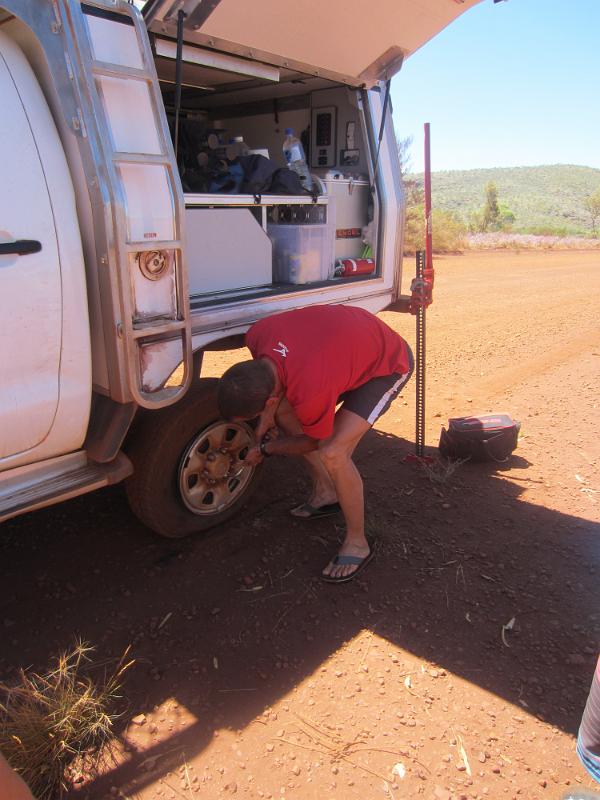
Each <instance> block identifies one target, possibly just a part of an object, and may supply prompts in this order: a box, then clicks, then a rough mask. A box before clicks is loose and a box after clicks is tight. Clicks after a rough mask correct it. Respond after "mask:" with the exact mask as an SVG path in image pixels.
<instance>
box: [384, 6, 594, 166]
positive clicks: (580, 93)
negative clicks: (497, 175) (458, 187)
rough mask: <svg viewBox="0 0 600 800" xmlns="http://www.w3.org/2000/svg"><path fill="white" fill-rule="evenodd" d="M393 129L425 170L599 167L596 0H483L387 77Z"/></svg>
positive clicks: (416, 163) (413, 158) (415, 161)
mask: <svg viewBox="0 0 600 800" xmlns="http://www.w3.org/2000/svg"><path fill="white" fill-rule="evenodd" d="M391 96H392V102H393V107H394V126H395V128H396V134H397V135H398V136H399V137H401V138H405V137H406V136H412V137H413V144H412V147H411V149H410V155H411V162H412V163H411V169H412V171H414V172H420V171H422V169H423V123H424V122H429V123H431V162H432V164H431V166H432V170H434V171H436V170H446V169H475V168H480V167H514V166H534V165H540V164H581V165H584V166H589V167H598V168H600V0H507V2H502V3H497V4H494V3H493V2H492V0H483V2H481V3H480V4H479V5H477V6H475V7H474V8H471V9H469V10H468V11H466V12H465V13H464V14H463V15H462V16H461V17H459V18H458V19H457V20H456V21H455V22H453V23H452V24H451V25H449V26H448V27H447V28H446V29H445V30H444V31H442V32H441V33H440V34H439V35H438V36H436V37H435V38H434V39H432V40H431V41H430V42H428V43H427V44H426V45H424V46H423V47H422V48H421V49H420V50H419V51H417V52H416V53H415V54H414V55H412V56H410V58H408V59H407V61H406V63H405V64H404V66H403V67H402V70H401V72H400V73H398V75H396V77H395V78H394V79H393V81H392V93H391Z"/></svg>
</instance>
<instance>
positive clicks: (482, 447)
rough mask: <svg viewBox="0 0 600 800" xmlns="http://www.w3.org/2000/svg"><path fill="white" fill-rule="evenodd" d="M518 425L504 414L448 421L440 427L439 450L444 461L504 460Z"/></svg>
mask: <svg viewBox="0 0 600 800" xmlns="http://www.w3.org/2000/svg"><path fill="white" fill-rule="evenodd" d="M520 429H521V423H520V422H517V421H516V420H514V419H513V418H512V417H510V416H509V415H508V414H484V415H482V416H476V417H457V418H456V419H449V420H448V430H446V428H442V433H441V435H440V443H439V451H440V455H441V456H443V457H444V458H449V459H453V460H458V459H470V460H471V461H498V462H502V461H507V460H508V458H509V456H510V454H511V453H512V452H513V450H514V449H515V448H516V446H517V440H518V438H519V430H520Z"/></svg>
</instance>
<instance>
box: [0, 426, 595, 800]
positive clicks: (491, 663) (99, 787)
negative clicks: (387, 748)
mask: <svg viewBox="0 0 600 800" xmlns="http://www.w3.org/2000/svg"><path fill="white" fill-rule="evenodd" d="M411 449H412V445H411V444H410V443H409V442H407V441H406V440H403V439H400V438H398V437H396V436H392V435H389V434H385V433H382V432H380V431H371V432H370V433H369V434H368V435H367V436H366V437H365V439H364V441H363V442H362V443H361V445H360V447H359V448H358V450H357V453H356V461H357V463H358V466H359V469H360V471H361V474H362V475H363V476H364V478H365V486H366V498H367V499H366V505H367V525H368V531H369V533H370V534H371V535H373V536H377V538H378V540H379V547H378V552H377V556H376V559H375V560H374V562H373V563H372V564H371V565H369V567H368V569H367V570H366V571H365V572H364V573H363V574H362V575H361V576H360V577H359V578H358V579H357V580H356V581H353V582H351V583H348V584H345V585H343V586H331V585H329V584H326V583H324V582H322V581H321V580H320V579H319V572H320V570H321V569H322V567H323V566H324V565H325V564H326V563H327V561H328V560H329V558H330V557H331V556H332V555H333V553H334V552H335V549H336V542H337V541H338V540H339V538H340V536H341V535H342V532H343V531H342V520H341V519H336V518H329V519H322V520H311V521H309V522H304V521H297V520H294V519H291V518H290V516H289V508H290V507H292V506H293V505H294V504H295V503H296V502H298V501H301V500H302V499H304V497H305V494H306V491H307V486H308V484H307V481H306V478H305V477H304V475H303V473H302V471H301V469H300V467H299V465H298V464H297V463H296V462H294V461H292V460H286V459H272V460H269V461H268V462H267V463H266V464H265V469H264V471H263V477H262V485H261V487H260V488H259V490H258V492H257V494H256V495H255V497H254V498H253V500H252V501H251V503H250V505H249V506H248V507H247V508H246V510H245V511H244V512H243V513H242V514H241V515H240V516H239V517H237V518H236V519H235V520H233V521H231V523H229V524H228V525H227V526H225V527H224V528H222V529H221V530H219V531H218V532H216V533H215V534H214V535H212V536H208V537H204V538H202V539H185V540H164V539H158V538H156V537H153V536H151V535H150V534H149V533H148V531H147V530H146V529H144V528H143V527H142V526H141V525H140V524H139V523H138V522H137V521H136V520H135V519H134V518H133V517H132V515H131V513H130V512H129V510H128V508H127V505H126V502H125V498H124V493H123V490H122V488H121V487H115V488H112V489H110V490H105V491H103V492H100V493H97V494H95V495H93V496H88V497H84V498H79V499H77V500H74V501H72V502H71V503H69V504H65V505H62V506H57V507H54V508H50V509H46V510H44V511H40V512H37V513H35V514H31V515H29V516H26V517H23V518H20V519H16V520H12V521H10V522H8V523H6V524H5V525H4V526H3V531H2V534H3V535H2V537H1V539H0V555H1V563H2V573H3V575H2V584H3V592H2V600H1V607H0V622H1V624H2V625H3V629H4V636H3V646H2V652H1V653H0V679H2V680H4V681H6V682H10V681H11V679H12V678H13V677H14V676H15V674H16V670H17V669H18V668H20V667H24V666H28V665H33V666H34V667H36V668H42V667H44V666H45V665H46V664H47V663H48V661H49V659H50V656H51V655H53V654H56V653H57V652H58V651H59V650H60V649H64V648H66V647H68V646H69V644H70V643H71V642H72V641H73V637H74V636H75V635H78V636H80V637H82V638H83V639H85V640H86V641H89V642H91V643H92V644H94V645H95V646H96V647H97V652H98V656H99V657H100V658H102V659H105V658H107V657H118V656H119V655H120V654H121V653H122V652H123V651H124V650H125V648H126V647H127V646H128V645H130V644H131V645H132V656H133V657H134V658H136V665H135V666H134V667H133V668H132V670H131V674H130V675H129V677H128V679H127V684H126V695H127V697H128V703H129V704H128V708H127V712H126V713H125V714H124V716H123V718H122V720H121V721H120V722H119V723H118V725H117V732H118V734H119V736H121V737H126V735H127V728H128V725H129V723H130V720H131V717H132V716H135V715H136V714H140V713H144V712H145V713H150V712H151V711H152V710H153V709H155V708H157V707H160V706H162V705H163V704H164V703H165V702H166V701H167V700H168V699H172V701H173V703H172V705H173V708H174V709H179V710H185V712H186V714H187V717H186V719H187V724H186V726H185V729H182V730H180V731H178V730H177V726H178V723H177V720H176V717H177V713H178V712H177V711H173V714H171V715H170V716H172V717H173V719H172V720H168V722H169V731H168V736H167V737H166V738H163V739H161V741H160V742H158V743H153V740H152V738H151V736H150V734H148V737H147V741H146V743H145V746H144V747H143V748H136V747H135V746H134V745H132V744H131V742H130V741H128V744H127V749H128V752H127V753H126V755H125V758H119V760H118V761H117V762H116V763H115V765H114V766H113V767H111V768H109V769H108V770H107V771H106V774H104V775H103V776H102V777H100V778H98V779H97V781H95V783H94V784H93V785H91V786H87V787H85V792H84V793H85V795H86V796H89V797H90V798H99V797H102V796H104V795H105V794H106V792H107V791H108V790H109V789H110V787H111V786H120V787H126V786H130V785H132V781H133V780H134V778H135V789H136V790H139V789H140V788H142V787H143V786H144V785H146V784H148V783H151V782H153V781H155V780H157V778H158V777H160V776H161V775H164V774H166V772H168V771H169V770H171V769H174V768H176V767H178V766H180V765H181V753H182V752H184V753H185V754H186V758H187V759H188V760H189V759H190V758H193V756H194V755H195V754H197V753H199V752H200V751H201V750H202V749H204V748H205V747H206V746H207V745H208V743H209V742H211V740H212V739H213V737H214V736H215V733H216V732H217V731H218V730H221V729H229V730H241V729H243V728H245V727H246V726H247V725H249V723H250V722H251V721H253V720H256V719H257V717H259V716H260V715H261V714H263V712H264V711H265V709H268V708H269V707H270V706H272V705H273V704H274V703H276V702H278V701H279V700H281V698H283V697H285V696H286V695H288V694H289V693H291V692H293V690H294V687H296V686H298V685H299V684H300V683H301V682H302V681H304V680H305V679H307V678H308V677H309V676H311V675H312V674H313V673H314V672H315V671H318V670H319V669H320V667H321V665H322V664H324V663H325V662H326V661H327V659H329V658H330V657H331V656H332V654H333V653H335V651H336V650H338V649H339V648H340V647H342V646H343V645H344V644H345V643H347V642H349V641H351V640H353V639H354V638H355V637H357V636H358V635H359V634H361V632H364V631H370V632H374V634H376V635H377V636H378V637H380V638H382V639H385V640H387V641H388V642H389V643H390V644H391V645H393V646H394V647H398V648H401V649H402V650H403V651H407V652H409V653H412V654H414V655H415V656H418V657H419V658H422V659H425V660H427V661H428V662H429V663H430V664H435V665H439V667H440V668H443V669H444V670H446V671H447V672H450V673H453V674H454V675H457V676H460V677H461V678H463V679H464V680H466V681H469V682H471V683H473V684H476V685H478V686H480V687H482V688H484V689H485V690H487V691H489V692H491V693H493V694H495V695H498V696H500V697H502V698H504V700H505V701H506V702H507V703H510V704H513V705H515V706H517V707H518V708H519V710H520V711H522V712H523V713H528V714H532V715H535V716H536V717H538V718H539V719H541V720H544V721H546V722H548V723H550V724H551V725H553V726H556V727H559V728H561V729H562V730H564V731H567V732H569V733H571V734H573V733H575V731H576V729H577V726H578V723H579V719H580V716H581V711H582V709H583V706H584V704H585V699H586V696H587V691H588V688H589V676H590V674H591V670H592V669H593V663H594V658H595V652H594V647H595V641H594V640H595V639H596V640H597V634H598V632H599V630H600V614H599V607H600V604H599V602H598V600H599V593H598V569H599V567H600V525H598V523H596V522H594V521H591V520H588V519H585V518H580V517H576V516H571V515H568V514H564V513H560V512H558V511H555V510H552V509H549V508H546V507H544V506H542V505H537V504H536V502H535V497H536V485H537V482H539V480H540V479H539V476H538V475H537V472H536V473H535V474H534V470H533V467H532V465H531V464H530V463H529V462H528V461H526V460H525V459H523V458H521V457H519V456H517V455H515V456H514V457H513V458H512V459H511V461H510V462H509V463H507V464H506V465H489V464H470V463H466V464H461V465H460V466H459V468H458V469H457V470H456V471H455V472H454V473H450V471H449V470H446V469H444V468H442V469H436V468H431V467H430V468H425V467H422V466H419V465H415V464H409V463H406V462H405V460H404V458H405V456H406V455H407V453H409V452H410V451H411ZM529 473H531V474H529ZM513 619H514V623H513V626H512V627H511V626H510V625H509V626H508V628H506V627H505V626H507V624H508V623H509V621H510V620H513ZM503 626H504V627H503ZM77 796H80V795H79V793H77Z"/></svg>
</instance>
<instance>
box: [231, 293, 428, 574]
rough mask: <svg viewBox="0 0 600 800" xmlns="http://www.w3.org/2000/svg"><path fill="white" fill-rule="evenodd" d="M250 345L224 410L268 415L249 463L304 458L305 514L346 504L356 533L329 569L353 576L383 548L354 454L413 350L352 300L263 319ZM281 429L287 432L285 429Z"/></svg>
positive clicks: (349, 532) (399, 384)
mask: <svg viewBox="0 0 600 800" xmlns="http://www.w3.org/2000/svg"><path fill="white" fill-rule="evenodd" d="M246 344H247V346H248V348H249V350H250V352H251V353H252V357H253V359H254V360H253V361H245V362H242V363H240V364H236V365H235V366H233V367H231V368H230V369H228V370H227V372H225V374H224V375H223V377H222V378H221V380H220V382H219V390H218V402H219V409H220V412H221V415H222V416H223V417H224V418H225V419H228V420H232V421H233V420H249V419H254V418H255V417H259V421H258V426H257V428H256V436H257V440H258V442H259V444H258V445H256V447H253V448H252V449H251V450H250V451H249V452H248V455H247V456H246V459H245V461H246V463H247V464H252V465H254V464H258V463H260V462H261V461H262V460H263V458H264V457H265V456H272V455H286V456H302V457H303V459H304V462H305V464H306V465H307V467H308V470H309V472H310V475H311V478H312V494H311V496H310V498H309V500H308V502H306V503H303V504H302V505H300V506H297V507H296V508H294V509H292V512H291V513H292V514H293V515H294V516H295V517H298V518H302V519H314V518H316V517H323V516H327V515H329V514H335V513H338V512H339V511H341V512H342V513H343V515H344V519H345V522H346V537H345V539H344V542H343V544H342V546H341V548H340V550H339V553H338V554H337V555H336V556H335V557H334V558H333V559H332V561H330V562H329V564H328V565H327V566H326V567H325V569H324V570H323V572H322V577H323V579H324V580H326V581H329V582H330V583H343V582H345V581H349V580H352V578H354V577H355V576H356V575H357V574H358V573H359V572H360V571H361V570H362V569H363V568H364V567H365V566H366V565H367V564H368V563H369V561H370V560H371V558H372V556H373V552H374V543H369V542H368V541H367V539H366V537H365V520H364V495H363V482H362V478H361V476H360V474H359V472H358V470H357V468H356V466H355V464H354V462H353V460H352V454H353V452H354V449H355V447H356V445H357V444H358V443H359V441H360V440H361V439H362V437H363V436H364V435H365V433H366V432H367V431H368V430H369V429H370V428H371V427H372V426H373V424H374V423H375V422H376V420H377V419H378V418H379V417H380V416H381V415H382V414H383V413H384V412H385V411H387V409H388V408H389V406H390V404H391V403H392V402H393V400H395V399H396V397H397V396H398V394H399V392H400V390H401V389H402V388H403V387H404V386H405V385H406V383H407V382H408V380H409V378H410V376H411V374H412V370H413V365H414V361H413V357H412V352H411V350H410V348H409V346H408V344H407V343H406V342H405V341H404V339H402V337H401V336H399V335H398V334H397V333H395V332H394V331H393V330H392V329H391V328H389V327H388V326H387V325H385V323H383V322H382V321H381V320H380V319H378V318H377V317H376V316H375V315H373V314H371V313H370V312H368V311H365V310H364V309H361V308H353V307H350V306H342V305H336V306H325V305H324V306H311V307H308V308H302V309H298V310H296V311H288V312H285V313H282V314H275V315H274V316H272V317H267V318H265V319H262V320H260V321H259V322H256V323H255V324H254V325H252V327H251V328H250V329H249V331H248V333H247V334H246ZM339 403H341V404H342V405H341V406H340V408H339V409H338V410H337V411H336V407H337V405H338V404H339ZM275 430H277V431H279V432H281V433H282V434H283V435H279V436H277V438H275V436H274V435H273V434H275ZM270 432H271V433H270Z"/></svg>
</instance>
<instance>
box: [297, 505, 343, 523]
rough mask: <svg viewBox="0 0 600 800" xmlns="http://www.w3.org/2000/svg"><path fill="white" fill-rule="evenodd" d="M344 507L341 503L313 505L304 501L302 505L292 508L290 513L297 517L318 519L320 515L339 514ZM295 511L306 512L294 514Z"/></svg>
mask: <svg viewBox="0 0 600 800" xmlns="http://www.w3.org/2000/svg"><path fill="white" fill-rule="evenodd" d="M341 510H342V507H341V506H340V504H339V503H329V504H328V505H325V506H313V505H311V504H310V503H302V505H299V506H296V507H295V508H292V510H291V511H290V514H291V515H292V517H294V518H295V519H317V518H318V517H331V516H332V515H333V514H339V513H340V512H341ZM294 511H305V512H306V513H305V514H294Z"/></svg>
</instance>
